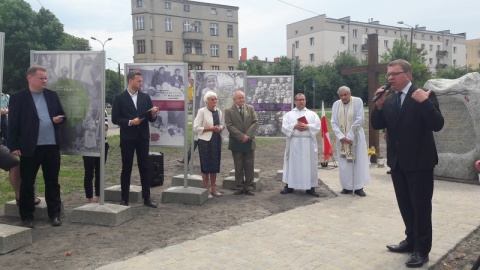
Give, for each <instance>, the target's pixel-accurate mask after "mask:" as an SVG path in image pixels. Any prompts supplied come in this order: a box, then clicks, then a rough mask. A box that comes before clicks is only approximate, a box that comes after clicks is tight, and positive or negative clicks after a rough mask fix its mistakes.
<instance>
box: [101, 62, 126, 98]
mask: <svg viewBox="0 0 480 270" xmlns="http://www.w3.org/2000/svg"><path fill="white" fill-rule="evenodd" d="M123 81H124V76H123V75H122V74H120V76H119V74H118V71H117V72H115V71H113V70H111V69H107V70H106V71H105V92H106V93H105V102H107V103H110V104H113V99H114V98H115V95H116V94H118V93H120V92H122V91H123V90H124V88H123Z"/></svg>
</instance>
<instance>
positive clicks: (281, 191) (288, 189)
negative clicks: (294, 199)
mask: <svg viewBox="0 0 480 270" xmlns="http://www.w3.org/2000/svg"><path fill="white" fill-rule="evenodd" d="M293 191H294V189H293V188H289V187H288V185H286V186H285V187H284V188H283V189H282V190H280V194H288V193H293Z"/></svg>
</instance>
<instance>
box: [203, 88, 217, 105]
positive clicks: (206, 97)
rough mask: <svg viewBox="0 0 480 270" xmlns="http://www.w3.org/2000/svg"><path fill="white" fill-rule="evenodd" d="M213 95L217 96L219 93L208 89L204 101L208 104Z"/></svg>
mask: <svg viewBox="0 0 480 270" xmlns="http://www.w3.org/2000/svg"><path fill="white" fill-rule="evenodd" d="M211 97H217V94H216V93H215V92H213V91H208V92H207V93H205V96H204V97H203V102H205V104H207V102H208V99H209V98H211Z"/></svg>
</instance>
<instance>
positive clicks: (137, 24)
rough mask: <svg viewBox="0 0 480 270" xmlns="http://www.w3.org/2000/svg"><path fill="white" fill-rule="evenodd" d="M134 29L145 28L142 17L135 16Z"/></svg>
mask: <svg viewBox="0 0 480 270" xmlns="http://www.w3.org/2000/svg"><path fill="white" fill-rule="evenodd" d="M135 29H136V30H143V29H145V27H144V24H143V17H135Z"/></svg>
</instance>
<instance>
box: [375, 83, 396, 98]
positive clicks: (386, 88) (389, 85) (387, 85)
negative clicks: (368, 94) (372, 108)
mask: <svg viewBox="0 0 480 270" xmlns="http://www.w3.org/2000/svg"><path fill="white" fill-rule="evenodd" d="M391 86H392V85H391V84H390V83H389V82H387V83H386V84H385V86H384V87H383V90H384V91H383V92H380V93H378V94H377V95H375V96H374V97H373V99H372V102H373V103H375V102H377V100H379V99H380V98H381V97H382V96H383V94H385V93H386V92H387V91H388V89H390V87H391Z"/></svg>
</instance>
